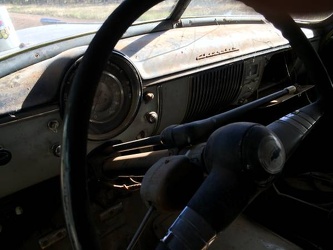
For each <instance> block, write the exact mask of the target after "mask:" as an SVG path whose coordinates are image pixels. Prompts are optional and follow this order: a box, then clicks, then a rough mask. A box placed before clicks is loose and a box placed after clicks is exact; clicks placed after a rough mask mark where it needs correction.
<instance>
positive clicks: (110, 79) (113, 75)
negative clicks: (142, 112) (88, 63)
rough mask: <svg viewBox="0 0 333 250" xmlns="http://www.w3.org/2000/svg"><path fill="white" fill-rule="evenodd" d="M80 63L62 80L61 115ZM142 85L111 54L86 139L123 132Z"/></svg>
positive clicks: (129, 67)
mask: <svg viewBox="0 0 333 250" xmlns="http://www.w3.org/2000/svg"><path fill="white" fill-rule="evenodd" d="M80 61H81V59H79V60H78V61H77V62H76V63H75V64H74V65H73V67H71V68H70V69H69V71H68V73H67V75H66V77H65V81H64V83H63V86H62V89H61V107H62V113H63V111H64V107H65V106H66V102H67V98H68V94H69V91H70V86H71V83H72V82H73V79H74V75H75V73H76V71H77V67H78V66H79V64H80ZM141 95H142V88H141V81H140V78H139V77H138V75H137V73H136V70H135V69H134V67H133V66H132V65H131V64H130V63H129V61H128V60H126V58H125V57H123V56H122V55H121V54H119V53H116V52H114V53H113V54H112V56H111V57H110V59H109V61H108V63H107V64H106V66H105V68H104V71H103V73H102V75H101V77H100V80H99V83H98V86H97V89H96V93H95V97H94V101H93V105H92V109H91V114H90V120H89V131H88V138H89V139H91V140H105V139H111V138H112V137H114V136H116V135H118V134H120V133H121V132H122V131H124V130H125V129H126V128H127V127H128V126H129V124H130V123H131V121H132V120H133V119H134V116H135V114H136V112H137V110H138V107H139V101H140V98H141Z"/></svg>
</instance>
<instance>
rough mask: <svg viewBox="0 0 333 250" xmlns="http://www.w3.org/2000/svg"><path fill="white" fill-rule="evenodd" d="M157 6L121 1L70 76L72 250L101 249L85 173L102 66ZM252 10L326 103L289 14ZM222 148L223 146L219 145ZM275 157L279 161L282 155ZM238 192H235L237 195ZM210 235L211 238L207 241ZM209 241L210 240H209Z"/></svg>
mask: <svg viewBox="0 0 333 250" xmlns="http://www.w3.org/2000/svg"><path fill="white" fill-rule="evenodd" d="M159 2H161V0H143V1H138V0H125V1H124V2H122V3H121V4H120V5H119V7H118V8H117V9H116V10H115V11H114V12H113V13H112V14H111V15H110V16H109V17H108V18H107V20H106V21H105V22H104V23H103V25H102V26H101V28H100V29H99V30H98V32H97V33H96V35H95V37H94V38H93V40H92V41H91V43H90V45H89V47H88V49H87V51H86V53H85V55H84V57H83V60H82V62H81V64H80V66H79V68H78V71H77V74H76V76H75V78H74V82H73V84H72V87H71V91H70V95H69V97H68V102H67V107H66V111H65V115H64V133H63V144H62V162H61V188H62V199H63V209H64V215H65V220H66V226H67V230H68V234H69V237H70V240H71V243H72V246H73V248H74V249H89V250H91V249H100V248H101V246H100V242H99V239H98V236H97V233H96V228H95V225H94V222H93V219H92V215H91V211H90V208H89V204H90V200H89V195H88V185H87V183H88V169H87V160H86V155H87V131H88V123H89V117H90V111H91V107H92V103H93V99H94V94H95V91H96V88H97V84H98V81H99V78H100V75H101V74H102V71H103V67H104V65H105V64H106V62H107V60H108V57H109V55H110V54H111V52H112V50H113V49H114V47H115V45H116V43H117V42H118V40H119V39H120V38H121V36H122V35H123V34H124V33H125V31H126V30H127V28H128V27H129V26H130V25H131V24H132V23H133V22H134V21H135V20H136V19H137V18H139V17H140V16H141V15H142V14H143V13H145V12H146V11H147V10H148V9H150V8H151V7H153V6H154V5H156V4H157V3H159ZM254 7H255V9H256V10H257V11H258V12H261V13H262V14H264V16H265V17H266V18H267V19H268V20H269V21H271V22H272V23H273V24H274V25H275V26H276V27H277V28H278V29H280V30H281V31H282V33H283V35H284V36H285V37H286V38H287V39H288V40H289V42H290V44H291V46H292V48H293V49H294V50H295V52H296V53H297V54H298V56H299V57H300V58H301V59H302V60H303V62H304V64H305V65H306V67H307V69H308V70H309V72H311V73H312V74H313V76H314V77H315V79H316V80H317V82H318V83H317V87H318V89H319V92H320V93H321V96H322V98H320V105H322V103H324V104H325V100H327V99H328V98H329V97H331V96H333V95H332V91H333V90H332V83H331V80H330V78H329V76H328V74H327V72H326V69H325V67H324V66H323V64H322V63H321V60H320V58H319V57H318V55H317V53H316V52H315V50H314V49H313V48H312V46H311V44H310V43H309V41H308V40H307V38H306V37H305V36H304V34H303V32H302V31H301V29H300V28H299V27H298V25H297V24H296V23H295V22H294V21H293V19H292V18H291V17H290V16H289V15H287V14H283V13H277V14H272V13H264V12H263V11H262V10H260V8H257V7H256V6H254ZM318 103H319V102H318ZM313 110H314V109H310V111H309V112H310V113H311V114H312V113H315V111H313ZM82 111H84V112H82ZM320 114H321V113H320ZM320 114H317V113H315V114H314V117H316V118H319V117H320ZM315 120H316V119H315ZM250 127H251V129H252V128H253V127H255V128H257V127H258V126H256V125H255V126H253V124H251V125H249V126H248V127H247V126H246V129H243V128H241V129H240V130H239V132H240V134H241V135H242V136H243V135H244V134H246V135H248V134H247V133H248V131H249V128H250ZM231 129H232V128H231ZM251 129H250V130H251ZM271 129H272V130H274V133H271V132H270V130H271ZM259 130H260V131H263V132H262V133H263V134H264V137H265V136H266V135H267V136H268V137H273V141H274V143H275V144H274V145H275V146H276V147H278V149H279V150H280V152H282V151H283V150H284V149H285V150H286V154H287V157H288V155H289V153H291V152H292V150H293V149H294V146H295V145H294V144H292V145H289V144H290V141H289V139H288V136H286V135H284V134H283V132H281V131H282V129H279V126H278V125H277V126H275V125H272V126H270V127H269V129H266V128H262V127H260V126H259ZM232 131H233V129H232ZM251 131H252V130H251ZM222 133H223V132H222ZM260 133H261V132H260ZM276 134H277V136H276ZM303 136H304V135H303V134H302V135H296V139H297V142H299V140H301V138H302V137H303ZM220 137H221V134H220V133H216V137H215V136H213V138H212V139H211V140H210V141H211V144H209V145H213V144H214V143H216V141H220V139H219V140H217V139H216V138H220ZM278 137H282V138H280V139H279V138H278ZM265 138H266V137H265ZM296 139H295V140H296ZM222 140H223V139H222ZM292 143H294V142H292ZM296 144H297V143H296ZM221 147H222V148H223V145H222V146H221ZM207 148H208V146H207ZM225 150H227V149H225ZM207 151H208V150H207ZM251 152H252V151H249V154H250V153H251ZM252 153H253V152H252ZM206 154H207V159H209V160H208V161H211V163H208V164H210V165H214V164H216V163H215V161H214V158H215V157H216V155H215V154H212V153H209V152H208V153H206ZM279 156H281V157H282V158H283V153H281V155H279ZM233 163H234V162H230V163H229V164H233ZM237 164H238V163H237ZM283 164H284V162H280V165H279V166H278V168H279V169H278V171H277V172H279V171H280V170H282V167H283ZM213 168H214V167H213ZM218 171H219V170H218ZM271 174H275V173H271ZM211 176H213V175H211ZM236 193H237V192H236ZM237 194H239V192H238V193H237ZM191 204H192V206H195V207H196V206H200V204H198V202H196V201H191ZM193 204H195V205H193ZM242 206H243V204H242ZM241 210H242V207H240V208H239V209H238V210H237V213H238V212H240V211H241ZM192 212H193V211H189V210H187V211H186V213H183V214H185V215H186V216H189V217H188V218H189V219H192V218H197V217H198V214H195V215H193V214H191V213H192ZM203 213H210V211H204V212H203ZM236 215H237V214H233V215H232V216H231V217H230V218H229V219H228V220H227V221H228V223H229V222H230V221H231V220H232V219H233V218H235V216H236ZM201 217H204V216H201ZM201 219H202V218H199V220H201ZM203 219H205V218H203ZM228 223H226V224H223V225H222V226H220V225H210V223H209V222H208V223H206V224H208V229H212V231H213V233H212V235H214V232H216V231H218V230H221V229H223V228H224V227H226V226H227V224H228ZM206 229H207V228H206ZM171 233H172V230H171ZM212 235H210V237H211V236H212ZM210 237H208V241H209V238H210ZM165 244H166V243H165ZM160 247H161V246H160ZM162 247H163V246H162Z"/></svg>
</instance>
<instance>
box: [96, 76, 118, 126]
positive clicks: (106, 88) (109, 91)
mask: <svg viewBox="0 0 333 250" xmlns="http://www.w3.org/2000/svg"><path fill="white" fill-rule="evenodd" d="M123 104H124V90H123V88H122V85H121V82H120V81H119V79H117V78H116V77H115V76H114V75H111V74H110V73H108V72H105V71H104V72H103V74H102V77H101V79H100V82H99V85H98V87H97V90H96V94H95V97H94V102H93V106H92V109H91V116H90V122H92V123H105V122H108V121H109V120H112V119H114V118H115V117H116V116H117V115H118V114H119V112H121V107H122V105H123Z"/></svg>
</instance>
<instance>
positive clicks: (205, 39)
mask: <svg viewBox="0 0 333 250" xmlns="http://www.w3.org/2000/svg"><path fill="white" fill-rule="evenodd" d="M303 31H304V33H305V34H306V36H307V37H308V38H309V39H310V40H311V42H312V44H313V46H315V47H318V39H317V38H316V34H315V32H314V31H313V30H311V29H303ZM91 38H92V35H91V34H88V35H86V36H82V37H80V38H78V39H76V40H75V42H73V41H71V40H67V41H62V42H58V43H54V44H51V45H47V46H45V47H38V48H35V49H32V50H29V51H27V52H26V53H22V54H21V55H19V56H18V58H19V59H15V60H20V63H19V64H18V63H17V62H14V61H12V60H13V59H12V58H10V57H8V58H7V59H5V60H4V61H5V63H7V68H6V70H7V71H10V70H11V73H6V72H7V71H6V70H5V69H3V71H2V69H0V71H2V73H1V72H0V75H1V78H0V127H1V129H0V138H1V141H0V146H1V149H0V155H1V157H0V158H1V159H0V183H1V188H0V197H5V196H7V195H10V194H12V193H15V192H17V191H19V190H21V189H24V188H26V187H29V186H32V185H34V184H37V183H40V182H42V181H44V180H47V179H49V178H52V177H54V176H57V175H59V171H60V152H61V142H62V126H63V114H64V111H65V109H66V105H67V99H68V96H69V94H70V88H71V84H72V82H73V79H74V78H75V74H76V71H77V69H78V67H79V65H80V61H81V60H82V57H83V56H84V52H85V50H86V49H87V46H88V45H87V44H88V43H89V41H90V40H91ZM13 65H21V66H15V67H18V68H14V66H13ZM302 69H303V67H302V64H301V63H300V61H299V60H298V58H297V57H295V56H294V54H293V52H292V51H291V49H290V45H289V43H288V41H287V40H286V39H285V38H283V36H282V35H281V33H280V32H279V31H278V30H277V29H276V28H275V27H274V26H272V25H271V24H269V23H264V22H262V23H255V24H227V25H217V26H215V25H214V26H201V27H200V26H199V27H190V26H189V27H183V28H179V29H171V30H167V31H157V32H153V33H150V34H148V35H147V34H145V35H138V36H129V37H126V38H123V39H121V40H120V41H119V42H118V44H117V45H116V47H115V50H114V51H113V52H112V54H111V55H110V56H109V60H108V63H107V65H105V69H104V71H103V74H102V76H101V78H100V82H99V85H98V87H97V91H96V94H95V99H94V104H93V107H92V111H91V116H90V125H89V134H88V140H89V141H88V151H90V150H92V149H94V148H96V147H97V146H98V145H101V144H102V143H103V142H105V141H115V142H125V141H129V140H134V139H140V138H146V137H149V136H153V135H156V134H159V133H160V132H161V131H163V129H164V128H166V127H168V126H169V125H172V124H180V123H184V122H189V121H193V120H198V119H204V118H206V117H209V116H211V115H215V114H218V113H221V112H224V111H227V110H229V109H231V108H233V107H237V106H240V105H242V104H244V103H248V102H250V101H252V100H255V99H257V98H259V97H261V96H265V95H268V94H270V93H272V92H274V91H275V90H276V89H283V88H285V87H287V86H290V85H294V84H295V83H296V78H295V76H296V75H297V74H298V73H299V72H300V71H301V70H302ZM84 101H85V100H82V102H84Z"/></svg>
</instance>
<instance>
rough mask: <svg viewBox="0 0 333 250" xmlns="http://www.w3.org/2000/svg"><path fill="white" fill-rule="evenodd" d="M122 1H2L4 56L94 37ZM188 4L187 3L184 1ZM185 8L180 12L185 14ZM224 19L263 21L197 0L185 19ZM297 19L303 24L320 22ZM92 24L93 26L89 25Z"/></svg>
mask: <svg viewBox="0 0 333 250" xmlns="http://www.w3.org/2000/svg"><path fill="white" fill-rule="evenodd" d="M121 2H122V0H102V1H100V0H97V1H96V0H93V1H92V0H80V1H77V0H14V1H12V0H0V54H1V53H2V54H4V52H5V53H6V54H8V53H11V52H12V51H13V50H16V51H17V50H18V49H22V48H26V47H28V46H32V45H36V44H42V43H46V42H50V41H55V40H59V39H63V38H66V37H71V36H74V35H80V34H85V33H89V32H91V33H93V32H95V31H97V30H98V28H99V27H100V25H101V24H102V22H103V21H104V20H105V19H106V18H107V17H108V16H109V15H110V14H111V13H112V11H113V10H114V9H115V8H116V7H117V6H118V5H119V4H120V3H121ZM183 2H185V1H183ZM176 4H177V0H165V1H162V2H161V3H159V4H158V5H156V6H155V7H153V8H152V9H150V10H149V11H148V12H146V13H145V14H144V15H142V16H141V17H140V18H139V19H138V20H137V21H136V22H135V23H142V22H150V21H158V20H162V19H166V18H168V17H169V16H170V15H171V13H172V11H173V10H174V9H175V6H176ZM182 9H184V8H177V10H178V11H179V10H182ZM212 16H215V17H223V18H226V19H233V20H235V19H236V20H237V19H242V20H244V18H245V19H249V18H250V19H253V18H261V19H262V18H263V17H262V16H261V15H258V13H256V12H255V11H254V10H253V9H252V8H250V7H248V6H246V5H245V4H243V3H242V2H239V1H235V0H193V1H192V2H191V3H190V4H189V6H188V7H187V8H186V10H185V12H184V13H183V15H182V18H197V17H212ZM326 17H327V14H326V15H323V16H320V17H318V16H316V17H314V18H312V17H309V16H306V15H303V16H299V17H296V18H297V19H298V20H299V21H301V22H308V21H309V20H310V21H311V20H314V21H318V20H321V19H323V18H326ZM87 24H89V25H87Z"/></svg>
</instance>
